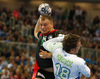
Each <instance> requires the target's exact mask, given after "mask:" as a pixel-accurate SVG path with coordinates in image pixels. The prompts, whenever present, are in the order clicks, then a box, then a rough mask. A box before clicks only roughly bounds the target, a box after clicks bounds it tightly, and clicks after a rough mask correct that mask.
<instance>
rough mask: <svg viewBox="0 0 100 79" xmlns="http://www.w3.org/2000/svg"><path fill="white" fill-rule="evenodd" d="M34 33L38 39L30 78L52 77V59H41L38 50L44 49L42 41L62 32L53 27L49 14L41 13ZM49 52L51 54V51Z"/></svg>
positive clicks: (50, 78) (43, 78) (47, 78)
mask: <svg viewBox="0 0 100 79" xmlns="http://www.w3.org/2000/svg"><path fill="white" fill-rule="evenodd" d="M34 35H35V37H36V38H37V39H38V45H37V49H36V57H35V66H34V69H33V76H32V79H54V73H53V64H52V59H51V58H46V59H42V58H40V56H39V53H40V52H41V51H40V50H43V51H46V50H45V49H44V48H43V42H45V41H47V40H49V39H52V38H54V37H56V36H59V35H62V33H61V32H60V31H58V30H56V29H54V27H53V19H52V17H51V16H49V15H42V16H41V17H40V18H39V20H38V22H37V24H36V26H35V30H34ZM47 52H48V51H47ZM48 53H50V52H48ZM50 54H51V55H52V53H50Z"/></svg>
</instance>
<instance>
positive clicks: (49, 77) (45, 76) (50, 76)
mask: <svg viewBox="0 0 100 79" xmlns="http://www.w3.org/2000/svg"><path fill="white" fill-rule="evenodd" d="M36 78H42V79H55V77H54V73H53V72H47V71H45V70H42V69H39V70H38V71H37V75H36Z"/></svg>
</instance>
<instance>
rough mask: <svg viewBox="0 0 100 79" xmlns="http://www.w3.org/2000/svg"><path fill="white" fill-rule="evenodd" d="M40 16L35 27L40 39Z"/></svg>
mask: <svg viewBox="0 0 100 79" xmlns="http://www.w3.org/2000/svg"><path fill="white" fill-rule="evenodd" d="M40 18H41V16H40V17H39V19H38V21H37V24H36V25H35V29H34V36H35V37H36V38H37V39H38V36H37V34H38V32H40V31H41V30H40Z"/></svg>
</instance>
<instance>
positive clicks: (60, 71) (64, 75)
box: [56, 63, 70, 79]
mask: <svg viewBox="0 0 100 79" xmlns="http://www.w3.org/2000/svg"><path fill="white" fill-rule="evenodd" d="M56 69H57V70H56V74H57V76H59V77H60V78H61V79H69V74H70V70H69V69H68V68H66V67H61V65H60V64H59V63H57V64H56Z"/></svg>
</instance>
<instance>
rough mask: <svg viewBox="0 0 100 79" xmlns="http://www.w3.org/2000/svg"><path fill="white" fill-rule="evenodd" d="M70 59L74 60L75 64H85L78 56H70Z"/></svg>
mask: <svg viewBox="0 0 100 79" xmlns="http://www.w3.org/2000/svg"><path fill="white" fill-rule="evenodd" d="M72 58H73V59H74V61H76V62H78V63H79V62H82V63H84V62H85V60H84V59H83V58H81V57H78V56H74V57H73V55H72Z"/></svg>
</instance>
